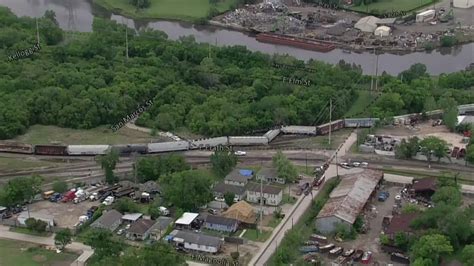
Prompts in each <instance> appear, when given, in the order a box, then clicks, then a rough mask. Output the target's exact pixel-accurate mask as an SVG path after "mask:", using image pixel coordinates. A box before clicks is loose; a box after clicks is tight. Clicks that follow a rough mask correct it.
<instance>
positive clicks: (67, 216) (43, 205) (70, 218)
mask: <svg viewBox="0 0 474 266" xmlns="http://www.w3.org/2000/svg"><path fill="white" fill-rule="evenodd" d="M99 204H100V203H99V202H98V201H92V202H91V201H83V202H81V203H79V204H74V203H72V202H68V203H63V202H59V203H54V202H50V201H47V200H43V201H39V202H35V203H33V204H30V205H29V206H28V207H29V209H30V212H38V213H42V214H47V215H52V216H54V221H55V222H56V224H57V226H58V227H68V228H73V227H74V225H75V224H76V223H77V222H79V216H81V215H85V213H86V212H87V210H88V209H89V208H90V207H92V206H97V205H99Z"/></svg>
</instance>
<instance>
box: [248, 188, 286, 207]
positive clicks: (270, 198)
mask: <svg viewBox="0 0 474 266" xmlns="http://www.w3.org/2000/svg"><path fill="white" fill-rule="evenodd" d="M260 192H262V194H263V196H262V195H261V193H260ZM262 198H263V204H265V205H272V206H277V205H278V204H280V202H281V201H282V199H283V190H282V189H281V188H279V187H275V186H269V185H263V186H262V187H260V184H257V183H249V184H248V185H247V201H248V202H253V203H260V200H261V199H262Z"/></svg>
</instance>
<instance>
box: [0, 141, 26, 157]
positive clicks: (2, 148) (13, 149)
mask: <svg viewBox="0 0 474 266" xmlns="http://www.w3.org/2000/svg"><path fill="white" fill-rule="evenodd" d="M0 152H10V153H23V154H33V152H34V149H33V146H32V145H30V144H22V143H8V142H3V143H0Z"/></svg>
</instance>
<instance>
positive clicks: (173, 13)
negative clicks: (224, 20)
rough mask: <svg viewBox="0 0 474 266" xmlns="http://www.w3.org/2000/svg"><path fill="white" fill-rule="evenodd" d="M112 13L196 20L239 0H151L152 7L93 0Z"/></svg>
mask: <svg viewBox="0 0 474 266" xmlns="http://www.w3.org/2000/svg"><path fill="white" fill-rule="evenodd" d="M93 2H94V4H97V5H99V6H101V7H103V8H105V9H107V10H109V11H110V12H112V13H115V14H120V15H123V16H126V17H129V18H132V19H168V20H181V21H188V22H195V21H197V20H202V19H206V18H207V17H208V14H209V12H210V10H211V8H215V9H217V11H218V12H220V13H223V12H226V11H228V10H231V7H232V6H234V5H236V2H237V0H223V1H218V3H216V4H215V5H211V4H210V3H209V0H150V7H148V8H146V9H138V8H136V7H134V6H133V5H131V4H129V1H128V0H93Z"/></svg>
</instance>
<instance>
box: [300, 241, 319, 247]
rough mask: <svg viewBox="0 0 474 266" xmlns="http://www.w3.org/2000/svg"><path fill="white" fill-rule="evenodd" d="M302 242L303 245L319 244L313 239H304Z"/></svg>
mask: <svg viewBox="0 0 474 266" xmlns="http://www.w3.org/2000/svg"><path fill="white" fill-rule="evenodd" d="M303 244H304V245H305V246H319V242H318V241H314V240H309V241H305V242H304V243H303Z"/></svg>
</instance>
